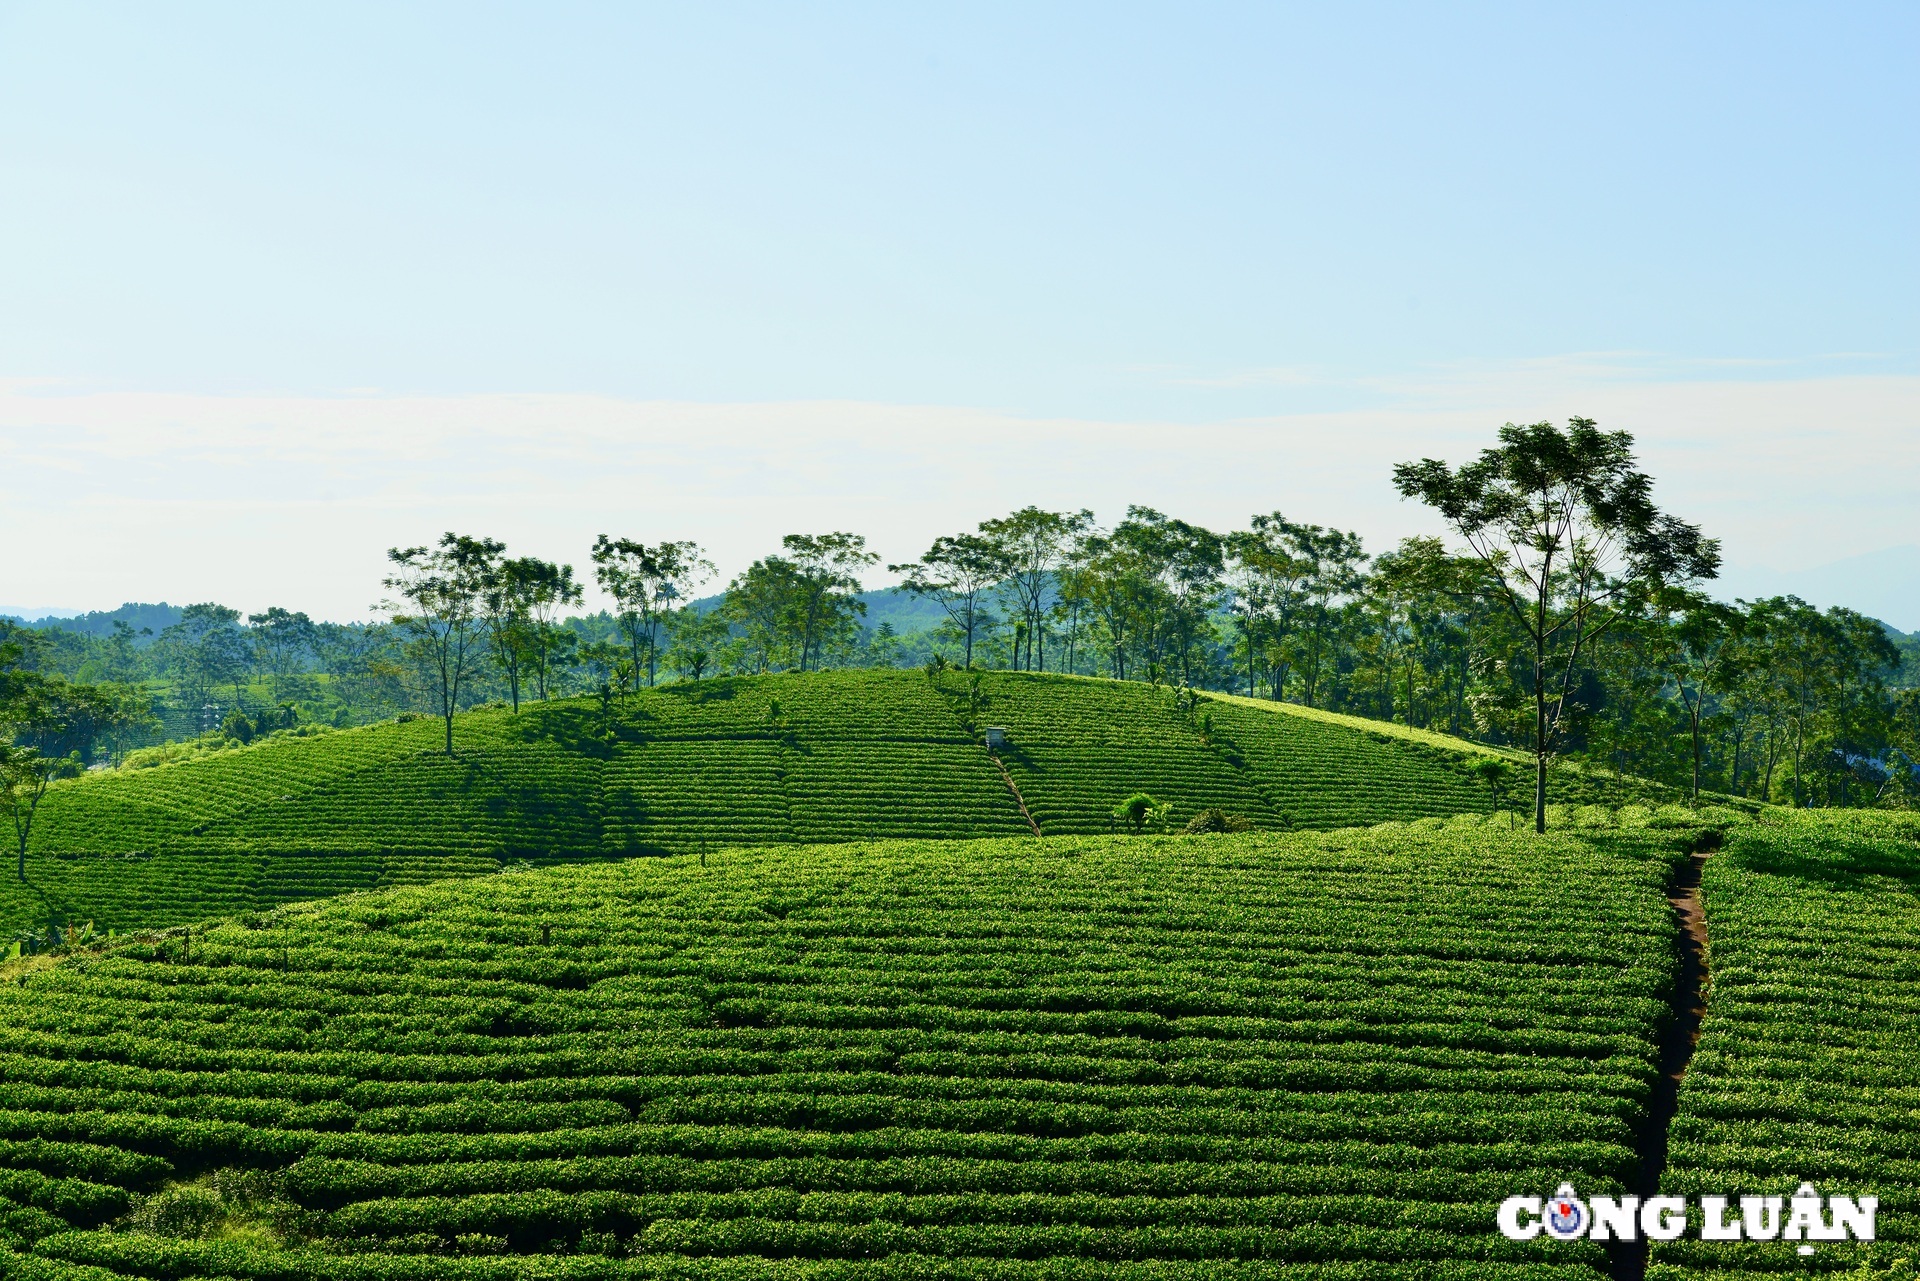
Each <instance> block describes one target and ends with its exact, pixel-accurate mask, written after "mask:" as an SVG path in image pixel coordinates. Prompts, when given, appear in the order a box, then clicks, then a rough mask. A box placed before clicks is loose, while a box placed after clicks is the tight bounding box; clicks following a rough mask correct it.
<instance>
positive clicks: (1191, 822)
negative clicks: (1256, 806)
mask: <svg viewBox="0 0 1920 1281" xmlns="http://www.w3.org/2000/svg"><path fill="white" fill-rule="evenodd" d="M1182 830H1184V831H1185V832H1186V834H1187V835H1189V836H1200V835H1205V834H1207V833H1211V832H1251V831H1252V830H1253V820H1252V819H1250V818H1248V817H1247V816H1246V815H1244V814H1229V813H1227V812H1226V811H1225V810H1223V809H1220V808H1218V807H1215V808H1212V809H1204V810H1201V811H1200V812H1199V813H1198V814H1195V815H1194V816H1193V817H1192V818H1190V819H1188V820H1187V825H1186V827H1185V828H1184V829H1182Z"/></svg>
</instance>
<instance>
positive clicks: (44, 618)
mask: <svg viewBox="0 0 1920 1281" xmlns="http://www.w3.org/2000/svg"><path fill="white" fill-rule="evenodd" d="M180 610H181V607H180V606H178V605H169V604H167V602H165V601H161V602H160V603H159V604H157V605H150V604H141V603H136V602H133V601H129V602H127V603H126V604H124V605H122V606H120V608H118V609H96V610H91V611H89V612H88V613H85V614H74V615H72V616H70V617H65V618H61V617H56V616H52V615H41V616H40V617H37V618H28V617H25V616H24V615H26V614H27V613H30V612H31V611H24V610H23V611H20V612H18V613H9V612H8V611H5V610H0V617H10V618H12V619H13V620H14V621H15V622H25V623H26V624H27V625H28V626H29V627H38V628H49V627H58V628H62V629H64V630H66V631H69V632H79V633H80V634H81V635H83V636H111V635H113V625H114V624H115V623H125V624H126V625H127V626H129V627H131V628H133V630H134V631H135V632H136V633H137V632H139V631H140V629H142V628H149V629H151V630H152V632H153V634H154V635H155V636H158V635H159V634H160V633H161V632H163V631H165V630H166V629H167V628H169V627H172V626H173V625H174V624H175V623H177V622H179V621H180ZM145 640H146V638H143V641H142V643H144V642H145Z"/></svg>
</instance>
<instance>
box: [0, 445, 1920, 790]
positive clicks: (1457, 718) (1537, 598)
mask: <svg viewBox="0 0 1920 1281" xmlns="http://www.w3.org/2000/svg"><path fill="white" fill-rule="evenodd" d="M1394 483H1395V484H1396V486H1397V488H1398V489H1399V490H1400V492H1401V493H1402V494H1403V496H1405V497H1407V498H1409V499H1413V500H1416V501H1420V502H1423V503H1426V504H1428V505H1430V506H1432V507H1433V508H1434V509H1435V510H1436V511H1438V512H1439V513H1440V514H1441V516H1442V517H1443V518H1444V519H1445V520H1446V521H1447V523H1448V525H1449V527H1450V528H1451V529H1452V531H1453V532H1454V534H1455V535H1456V538H1457V543H1456V544H1455V545H1453V546H1449V545H1448V544H1447V543H1446V542H1445V541H1443V540H1441V539H1437V538H1407V539H1403V540H1401V542H1400V543H1399V544H1398V545H1397V546H1395V547H1394V548H1393V549H1391V550H1389V551H1386V552H1382V553H1380V554H1378V555H1370V554H1369V553H1368V552H1367V550H1366V549H1365V547H1364V545H1363V543H1362V540H1361V539H1360V537H1359V536H1358V535H1357V534H1354V533H1351V532H1345V531H1341V530H1339V529H1336V528H1329V527H1324V526H1320V525H1315V524H1308V523H1302V522H1299V521H1296V520H1293V519H1291V518H1289V517H1287V516H1286V515H1285V514H1283V513H1281V512H1277V511H1276V512H1268V513H1262V514H1258V515H1255V516H1254V517H1252V519H1251V520H1250V521H1249V522H1248V524H1247V526H1246V527H1245V528H1243V529H1238V530H1231V531H1225V532H1220V531H1214V530H1210V529H1207V528H1204V527H1202V526H1199V525H1195V524H1191V523H1189V522H1186V521H1183V520H1180V519H1177V518H1174V517H1170V516H1167V515H1165V514H1163V513H1161V512H1159V511H1157V510H1154V509H1152V508H1148V507H1143V506H1131V507H1129V508H1128V509H1127V510H1126V512H1125V514H1124V516H1123V517H1122V519H1120V520H1119V521H1117V522H1115V523H1114V524H1112V525H1111V526H1110V527H1109V526H1102V525H1101V524H1099V523H1098V522H1097V521H1096V519H1095V517H1094V515H1093V513H1091V512H1089V511H1085V510H1082V511H1077V512H1058V511H1046V510H1042V509H1040V508H1037V507H1031V506H1029V507H1025V508H1022V509H1020V510H1018V511H1015V512H1012V513H1009V514H1008V515H1006V516H1001V517H995V518H992V519H988V520H985V521H982V522H981V523H980V524H979V525H978V526H977V527H976V528H974V529H972V530H965V531H956V532H954V533H952V534H947V535H943V536H941V537H938V538H936V539H934V540H933V542H932V543H931V545H930V546H929V547H928V548H927V550H926V551H925V552H924V553H923V554H922V555H921V556H919V557H918V558H917V559H914V560H911V561H906V562H902V563H894V564H890V565H888V566H887V568H888V570H889V571H890V572H891V573H893V574H895V575H897V576H898V578H899V586H898V587H896V588H894V589H893V590H894V591H896V592H900V593H904V594H906V595H908V596H911V597H914V598H917V599H918V600H921V601H925V602H928V603H930V604H931V605H932V606H935V607H937V609H938V618H939V622H938V624H937V625H936V626H934V627H931V628H927V629H924V630H920V631H917V632H909V633H905V634H901V633H897V632H895V630H894V629H893V628H892V627H891V625H888V624H881V625H879V626H869V625H868V624H867V622H866V618H867V605H866V599H864V598H863V597H864V596H870V595H871V594H867V593H863V590H862V587H861V578H862V575H863V574H865V573H867V572H869V571H871V570H872V569H873V568H874V567H875V566H876V565H878V564H879V563H880V558H879V557H878V556H877V555H876V554H875V553H873V552H872V551H870V550H869V549H868V547H867V544H866V540H865V539H864V537H862V536H861V535H859V534H857V533H851V532H846V531H831V532H828V533H822V534H790V535H788V536H786V537H785V538H784V539H783V540H782V543H781V547H780V549H779V550H778V551H777V552H773V553H770V554H768V555H767V556H765V557H763V558H761V559H759V560H756V561H754V562H752V563H751V564H750V565H749V566H747V568H746V569H744V570H742V571H741V572H740V573H739V574H737V575H735V576H734V577H733V578H732V579H731V580H730V581H728V582H727V583H726V584H725V587H724V589H723V590H722V591H721V592H720V593H719V594H718V596H717V598H714V597H706V598H703V597H702V596H701V595H700V593H701V591H702V589H703V588H705V587H706V585H707V584H708V583H709V582H710V581H711V580H712V578H713V575H714V567H713V565H712V564H711V562H710V561H708V560H707V559H706V557H705V555H704V553H703V551H702V549H701V548H700V547H699V545H698V544H697V543H695V542H693V541H691V540H663V541H660V542H656V543H651V544H649V543H646V542H643V541H637V540H633V539H629V538H614V537H609V536H607V535H604V534H603V535H601V536H600V537H599V538H598V539H597V540H596V541H595V543H594V544H593V546H592V548H591V550H590V552H589V562H590V565H591V569H590V571H589V572H590V573H591V574H592V575H593V580H594V581H595V582H596V583H597V584H598V586H599V587H600V588H601V589H602V591H603V592H604V593H605V594H606V595H607V597H608V598H609V599H610V600H611V601H612V603H613V607H612V608H611V609H609V610H603V611H600V612H597V613H594V614H586V613H584V612H581V611H580V606H581V602H582V600H583V596H584V592H583V587H584V581H583V579H582V578H580V577H578V576H576V573H575V570H574V568H573V567H572V566H571V565H566V564H558V563H553V562H547V561H542V560H540V559H538V558H535V557H513V556H509V555H508V554H507V548H506V547H505V546H504V545H503V544H501V543H500V542H499V541H497V540H494V539H489V538H484V537H474V536H469V535H462V534H455V533H448V534H446V535H445V536H444V537H442V538H441V539H440V540H439V541H438V542H436V543H433V544H423V545H419V546H414V547H407V548H396V549H393V551H391V552H390V553H389V569H388V573H387V575H386V577H385V579H384V584H383V585H384V586H385V588H386V590H387V596H386V598H385V600H384V601H383V602H382V612H383V613H384V614H385V615H386V620H387V621H386V622H384V623H381V624H375V625H350V624H331V623H316V622H314V621H313V620H311V619H310V618H308V617H307V616H306V615H305V614H302V613H298V612H295V611H289V610H286V609H283V608H279V607H275V608H272V609H269V610H267V611H265V612H264V613H261V614H254V615H251V616H249V617H247V618H246V619H245V620H244V621H243V620H242V618H241V616H240V615H239V614H238V612H237V611H234V610H231V609H228V608H226V607H223V606H219V605H215V604H200V605H194V606H190V607H188V608H187V609H186V610H184V611H182V613H181V617H180V620H179V622H177V623H175V624H173V625H171V626H168V627H166V628H164V629H163V630H162V631H161V632H160V633H159V634H158V635H145V636H143V635H140V634H138V633H136V632H135V631H134V629H133V628H131V627H130V626H127V625H124V624H119V625H116V627H115V630H114V631H113V633H112V634H111V635H110V636H106V637H92V638H83V637H79V636H78V635H77V634H75V633H61V632H57V631H56V632H50V631H35V630H33V629H25V628H19V627H14V628H10V629H8V630H7V631H5V632H0V642H4V643H6V644H10V645H11V646H12V647H13V652H14V657H13V658H12V659H10V660H0V661H5V662H7V663H8V664H9V666H10V667H11V669H13V670H15V671H20V672H25V671H29V670H33V669H44V670H46V671H64V672H65V673H66V674H67V676H68V678H69V681H68V685H67V694H66V695H65V696H66V697H67V698H68V699H69V700H70V701H71V702H72V703H73V706H72V707H70V708H68V709H67V711H66V712H65V713H63V714H62V715H55V716H52V717H43V721H44V722H45V723H44V724H43V726H42V727H41V728H40V729H38V730H34V729H31V728H29V729H26V730H24V731H20V732H16V734H15V735H14V736H13V737H14V738H15V739H16V740H18V741H21V742H29V741H30V742H32V743H34V744H36V745H37V746H38V747H39V748H41V749H42V750H43V752H44V755H45V756H46V757H55V756H65V755H67V754H68V753H70V752H74V751H78V752H80V754H81V756H82V757H83V758H84V757H87V756H88V755H90V753H91V751H92V748H93V746H94V745H95V744H96V743H98V742H99V741H100V739H101V738H102V737H111V736H112V735H113V734H115V733H118V734H120V735H122V736H126V735H135V736H137V735H139V734H141V733H152V732H153V731H154V727H155V726H156V725H158V724H160V723H161V722H162V721H164V720H165V718H166V716H167V715H168V714H169V707H171V709H172V710H173V714H174V715H175V719H176V721H177V720H178V719H180V716H179V713H181V712H183V711H184V712H191V710H192V709H194V708H196V707H197V708H199V709H200V711H201V714H202V721H203V722H204V721H206V720H207V719H208V717H207V709H209V708H211V709H212V710H213V711H214V712H216V713H219V724H217V725H215V724H206V723H202V724H200V725H198V726H197V728H198V729H200V730H204V731H211V732H213V733H215V734H222V735H223V736H225V737H231V738H241V739H244V738H248V737H252V736H254V735H257V734H260V733H271V732H275V731H281V732H291V731H293V730H295V729H296V728H297V727H299V726H300V725H302V724H305V723H311V722H313V721H316V720H317V721H324V722H329V723H335V724H348V723H356V722H358V721H360V720H365V719H373V718H375V717H377V716H379V715H392V714H395V713H396V712H405V711H414V712H429V713H431V714H434V715H438V716H440V717H442V718H443V719H444V720H445V721H446V722H447V745H448V749H449V750H452V717H453V714H454V713H455V712H456V711H458V710H460V709H462V708H467V707H472V706H476V705H479V704H482V703H486V702H492V701H499V702H502V703H505V704H506V705H507V706H509V707H513V708H518V707H519V706H520V704H521V703H522V701H523V700H525V699H541V700H543V699H548V698H554V697H561V696H571V695H577V694H581V693H589V694H598V695H599V696H601V697H602V698H605V699H613V698H619V697H623V696H625V695H626V694H628V693H630V692H632V691H634V690H637V689H641V688H645V687H650V686H653V685H656V684H658V683H660V682H661V681H663V680H667V681H673V680H699V679H703V678H706V677H710V676H716V675H733V674H757V673H766V672H778V671H807V670H815V669H819V668H822V667H843V666H907V665H921V664H927V663H934V664H948V663H950V664H952V665H954V666H957V667H961V668H972V667H979V666H990V667H995V668H1005V669H1011V670H1026V671H1036V672H1046V671H1051V672H1067V673H1074V674H1080V675H1099V676H1107V677H1111V678H1114V679H1118V680H1138V681H1146V682H1151V683H1155V684H1170V685H1176V686H1178V685H1185V686H1190V687H1193V688H1199V689H1210V690H1219V691H1225V692H1232V693H1238V694H1244V695H1249V696H1252V697H1256V698H1265V699H1276V700H1285V701H1290V702H1297V703H1300V704H1303V705H1306V706H1309V707H1316V708H1324V709H1327V710H1332V711H1341V712H1348V713H1352V714H1356V715H1360V716H1366V717H1371V718H1374V719H1379V720H1386V721H1394V722H1397V723H1400V724H1404V725H1409V726H1413V727H1417V728H1427V729H1434V730H1438V731H1441V732H1445V733H1449V734H1454V735H1458V736H1462V737H1467V738H1472V739H1477V740H1480V741H1483V742H1488V743H1494V744H1502V745H1512V746H1516V747H1521V748H1525V749H1529V750H1531V751H1532V753H1533V754H1534V757H1535V761H1536V790H1537V795H1536V799H1537V802H1538V805H1537V808H1538V809H1539V810H1540V812H1541V814H1542V815H1543V814H1544V779H1545V775H1546V772H1547V770H1548V769H1550V768H1551V767H1552V766H1553V765H1554V764H1555V763H1556V762H1557V761H1559V760H1561V759H1567V758H1573V759H1580V760H1584V761H1586V762H1588V763H1589V764H1590V765H1594V766H1599V767H1603V768H1608V769H1613V770H1617V771H1619V772H1623V773H1633V774H1638V775H1642V776H1645V777H1650V778H1654V779H1658V780H1661V781H1665V782H1670V783H1673V784H1675V785H1678V786H1682V787H1686V788H1689V789H1691V790H1693V791H1694V792H1695V793H1696V794H1697V792H1698V791H1699V790H1701V789H1711V790H1716V791H1721V792H1727V793H1733V794H1738V795H1743V796H1749V797H1755V798H1760V799H1767V800H1774V801H1781V802H1785V803H1790V804H1796V805H1826V804H1831V805H1857V804H1902V805H1911V804H1914V803H1915V802H1916V801H1920V767H1917V766H1916V760H1917V759H1920V691H1916V690H1915V689H1914V688H1913V685H1914V684H1915V683H1916V682H1914V680H1913V677H1914V675H1916V674H1920V673H1916V672H1914V671H1912V670H1911V669H1910V667H1909V666H1908V665H1906V664H1905V663H1903V653H1902V650H1901V648H1900V647H1899V646H1898V645H1896V643H1895V641H1894V639H1893V638H1892V637H1890V636H1889V635H1888V634H1887V631H1886V629H1885V628H1883V627H1882V626H1881V625H1879V624H1878V623H1876V622H1875V621H1874V620H1872V619H1869V618H1866V617H1865V616H1863V615H1861V614H1859V613H1856V612H1854V611H1852V610H1847V609H1843V608H1832V609H1827V610H1824V611H1822V610H1817V609H1815V608H1814V607H1812V606H1810V605H1807V604H1806V603H1805V602H1803V601H1800V600H1798V599H1797V598H1794V597H1773V598H1767V599H1762V600H1756V601H1739V602H1734V603H1731V604H1729V603H1725V602H1720V601H1716V600H1714V599H1713V598H1712V597H1711V596H1709V595H1708V594H1707V592H1706V590H1705V585H1706V584H1707V583H1708V582H1710V581H1711V579H1712V577H1713V575H1714V573H1715V572H1716V571H1717V568H1718V547H1717V544H1715V543H1714V541H1713V540H1712V539H1709V538H1706V537H1705V536H1704V535H1702V534H1701V532H1700V531H1699V530H1698V529H1697V528H1695V527H1693V526H1691V525H1688V524H1686V523H1685V522H1683V521H1680V520H1678V519H1677V518H1675V517H1673V516H1671V515H1670V514H1667V513H1664V512H1661V511H1660V510H1659V509H1658V508H1657V507H1656V506H1655V505H1654V504H1653V502H1652V499H1651V480H1650V478H1649V477H1647V476H1646V475H1645V474H1644V473H1642V472H1640V471H1639V470H1638V469H1637V467H1636V465H1635V463H1634V458H1633V453H1632V438H1631V437H1630V436H1628V435H1627V434H1626V433H1624V432H1604V431H1601V430H1600V429H1599V428H1598V427H1597V425H1596V424H1594V423H1592V422H1591V421H1589V420H1585V419H1575V420H1572V422H1571V423H1570V424H1569V425H1568V426H1567V427H1566V428H1564V429H1562V428H1558V427H1554V426H1552V425H1550V424H1545V423H1540V424H1533V425H1530V426H1525V427H1515V426H1512V425H1509V426H1507V427H1505V428H1503V429H1502V430H1501V432H1500V434H1499V441H1498V443H1497V444H1496V445H1495V446H1494V447H1492V448H1489V449H1487V450H1485V451H1483V453H1482V455H1481V456H1480V457H1479V458H1478V459H1477V460H1474V461H1472V462H1469V463H1467V464H1465V465H1463V466H1460V467H1458V468H1450V467H1448V466H1447V465H1446V464H1445V463H1442V462H1439V461H1437V460H1432V459H1426V460H1420V461H1417V462H1410V463H1407V464H1403V465H1402V466H1401V467H1400V468H1398V469H1396V472H1395V477H1394ZM0 626H4V624H0ZM1908 648H1909V651H1910V652H1911V651H1912V650H1913V649H1920V646H1909V647H1908ZM1911 667H1913V668H1920V656H1916V657H1915V659H1914V662H1913V663H1912V665H1911ZM83 676H84V677H91V678H92V680H91V681H84V680H81V679H79V678H81V677H83ZM162 684H163V685H165V687H166V688H167V689H168V691H169V692H170V696H171V704H170V705H169V706H160V705H159V704H161V703H165V702H167V700H165V699H158V700H156V699H155V698H154V697H153V695H152V693H151V692H150V691H151V689H152V688H153V686H155V685H162ZM223 688H224V690H225V691H226V692H225V693H224V694H223V693H222V692H221V691H222V690H223ZM82 690H86V691H87V692H86V693H84V694H83V693H81V691H82ZM222 709H224V710H222ZM17 723H18V722H16V724H17ZM56 724H58V725H59V728H52V727H53V726H55V725H56Z"/></svg>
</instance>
